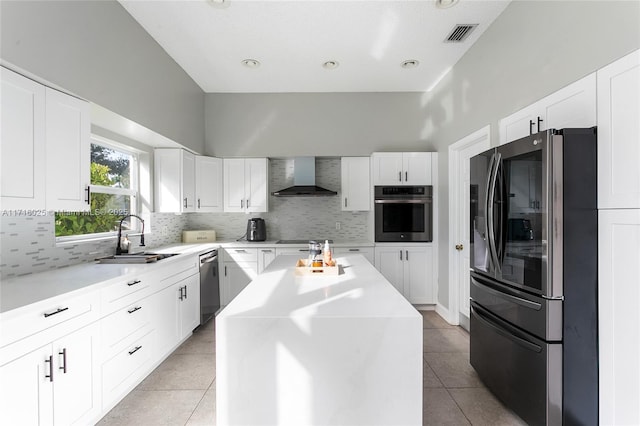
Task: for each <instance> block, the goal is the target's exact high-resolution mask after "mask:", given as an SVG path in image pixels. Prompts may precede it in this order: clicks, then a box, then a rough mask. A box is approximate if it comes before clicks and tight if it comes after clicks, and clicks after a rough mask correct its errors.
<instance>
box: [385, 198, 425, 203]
mask: <svg viewBox="0 0 640 426" xmlns="http://www.w3.org/2000/svg"><path fill="white" fill-rule="evenodd" d="M374 203H376V204H430V203H431V199H430V198H429V199H423V200H375V201H374Z"/></svg>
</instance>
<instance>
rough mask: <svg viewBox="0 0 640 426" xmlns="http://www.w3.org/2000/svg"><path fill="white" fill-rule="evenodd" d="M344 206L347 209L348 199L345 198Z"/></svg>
mask: <svg viewBox="0 0 640 426" xmlns="http://www.w3.org/2000/svg"><path fill="white" fill-rule="evenodd" d="M344 206H345V207H347V197H344Z"/></svg>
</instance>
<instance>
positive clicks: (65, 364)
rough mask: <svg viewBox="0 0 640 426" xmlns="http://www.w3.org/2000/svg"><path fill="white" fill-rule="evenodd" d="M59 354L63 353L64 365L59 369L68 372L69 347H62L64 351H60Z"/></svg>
mask: <svg viewBox="0 0 640 426" xmlns="http://www.w3.org/2000/svg"><path fill="white" fill-rule="evenodd" d="M58 355H62V366H61V367H58V370H62V373H63V374H67V348H64V349H62V352H58Z"/></svg>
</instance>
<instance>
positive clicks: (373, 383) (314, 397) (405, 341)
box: [216, 255, 423, 425]
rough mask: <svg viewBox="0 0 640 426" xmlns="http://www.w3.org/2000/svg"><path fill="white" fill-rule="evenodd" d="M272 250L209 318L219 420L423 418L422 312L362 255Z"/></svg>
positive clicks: (411, 421) (378, 421)
mask: <svg viewBox="0 0 640 426" xmlns="http://www.w3.org/2000/svg"><path fill="white" fill-rule="evenodd" d="M297 258H298V256H296V255H292V256H289V255H283V256H278V257H277V258H276V259H275V260H274V261H273V262H272V263H271V264H270V265H269V267H268V268H267V269H265V271H264V272H263V273H262V274H260V275H259V276H258V277H257V278H256V279H255V280H253V281H252V282H251V283H250V284H249V285H248V286H247V287H246V288H245V289H244V290H243V291H242V292H241V293H240V294H239V295H238V296H237V297H236V298H235V299H234V300H233V301H232V302H231V303H230V304H229V305H227V306H226V307H225V308H224V309H223V310H222V311H221V312H220V313H219V314H218V316H217V317H216V375H217V379H216V392H217V395H216V399H217V424H220V425H237V424H244V425H260V424H270V425H274V424H277V425H311V424H318V425H357V424H359V425H419V424H422V365H423V359H422V358H423V354H422V350H423V349H422V316H421V315H420V313H419V312H418V311H416V309H415V308H413V306H411V305H410V304H409V303H408V302H407V301H406V299H405V298H404V297H403V296H402V295H401V294H400V293H398V291H397V290H396V289H395V288H394V287H393V286H392V285H391V284H390V283H389V282H388V281H387V280H386V279H385V278H384V277H383V276H382V275H381V274H380V273H379V272H378V271H377V270H376V269H375V268H374V267H373V266H372V265H371V264H370V263H369V262H368V261H367V260H366V259H365V258H364V257H363V256H361V255H347V256H344V257H338V258H337V261H338V264H339V265H340V274H339V275H328V276H318V275H311V276H309V275H306V276H300V275H298V274H296V272H295V266H294V265H295V263H296V260H297Z"/></svg>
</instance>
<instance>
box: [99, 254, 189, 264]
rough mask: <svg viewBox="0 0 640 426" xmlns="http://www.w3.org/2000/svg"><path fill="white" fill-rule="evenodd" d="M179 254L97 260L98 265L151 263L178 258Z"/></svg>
mask: <svg viewBox="0 0 640 426" xmlns="http://www.w3.org/2000/svg"><path fill="white" fill-rule="evenodd" d="M178 254H179V253H150V252H140V253H128V254H115V255H112V256H105V257H99V258H97V259H96V261H97V262H98V263H151V262H157V261H158V260H162V259H166V258H168V257H172V256H176V255H178Z"/></svg>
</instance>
